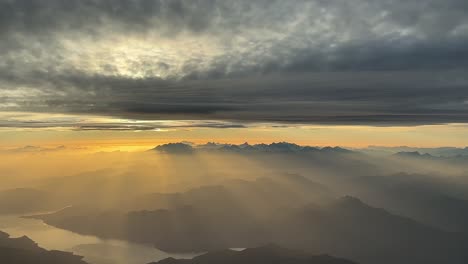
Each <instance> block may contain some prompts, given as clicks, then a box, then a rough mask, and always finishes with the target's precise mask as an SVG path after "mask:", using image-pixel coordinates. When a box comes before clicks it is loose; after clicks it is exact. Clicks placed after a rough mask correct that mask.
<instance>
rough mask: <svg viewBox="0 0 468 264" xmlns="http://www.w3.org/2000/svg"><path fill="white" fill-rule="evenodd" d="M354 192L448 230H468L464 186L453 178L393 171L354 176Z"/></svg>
mask: <svg viewBox="0 0 468 264" xmlns="http://www.w3.org/2000/svg"><path fill="white" fill-rule="evenodd" d="M353 184H354V186H353V188H352V189H355V190H356V191H355V194H356V195H359V196H360V197H362V198H364V199H365V200H366V201H369V202H370V203H372V204H373V205H376V206H380V207H384V208H386V209H388V210H390V211H392V212H395V213H398V214H401V215H405V216H408V217H410V218H413V219H415V220H417V221H419V222H422V223H425V224H429V225H432V226H435V227H438V228H441V229H444V230H447V231H459V232H467V233H468V200H466V199H464V198H460V197H458V196H459V195H463V196H462V197H465V194H464V192H466V186H463V184H461V183H459V182H457V179H456V178H451V179H448V178H437V177H431V176H428V175H417V174H396V175H390V176H369V177H359V178H356V179H353Z"/></svg>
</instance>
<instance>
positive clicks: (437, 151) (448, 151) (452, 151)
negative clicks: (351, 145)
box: [359, 146, 468, 158]
mask: <svg viewBox="0 0 468 264" xmlns="http://www.w3.org/2000/svg"><path fill="white" fill-rule="evenodd" d="M359 151H362V152H366V153H380V154H395V153H398V152H419V153H421V154H429V155H432V156H436V157H446V158H450V157H456V156H468V147H465V148H456V147H438V148H418V147H407V146H400V147H382V146H369V147H367V148H364V149H359Z"/></svg>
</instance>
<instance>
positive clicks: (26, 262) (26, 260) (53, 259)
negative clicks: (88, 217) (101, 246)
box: [0, 231, 86, 264]
mask: <svg viewBox="0 0 468 264" xmlns="http://www.w3.org/2000/svg"><path fill="white" fill-rule="evenodd" d="M0 263H5V264H86V262H84V261H83V260H82V257H81V256H77V255H73V254H72V253H69V252H62V251H56V250H51V251H48V250H45V249H43V248H40V247H39V246H38V245H37V244H36V243H35V242H34V241H32V240H31V239H29V238H28V237H25V236H23V237H19V238H10V237H9V235H8V234H7V233H3V232H1V231H0Z"/></svg>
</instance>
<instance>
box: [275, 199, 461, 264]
mask: <svg viewBox="0 0 468 264" xmlns="http://www.w3.org/2000/svg"><path fill="white" fill-rule="evenodd" d="M276 227H277V228H276V230H278V231H279V232H278V234H277V236H276V237H277V238H276V239H275V241H281V243H282V245H285V246H287V247H291V248H301V249H304V250H313V251H314V252H326V253H329V254H332V255H337V256H343V257H345V258H349V259H352V260H357V261H359V262H361V263H369V264H370V263H380V264H391V263H401V264H403V263H404V264H418V263H421V264H423V263H424V264H428V263H434V264H436V263H459V264H462V263H466V260H467V259H468V243H467V242H468V241H467V239H466V237H464V236H462V235H461V234H455V233H449V232H444V231H441V230H439V229H436V228H432V227H429V226H426V225H423V224H420V223H418V222H416V221H414V220H411V219H409V218H405V217H401V216H398V215H394V214H390V213H388V212H387V211H385V210H384V209H378V208H373V207H370V206H368V205H366V204H364V203H363V202H362V201H360V200H359V199H356V198H353V197H344V198H342V199H339V200H338V201H337V202H335V203H332V204H331V205H329V206H325V207H318V206H311V207H307V208H304V209H301V210H298V211H297V212H296V213H293V214H289V215H288V216H286V218H284V219H281V220H280V223H278V224H277V225H276Z"/></svg>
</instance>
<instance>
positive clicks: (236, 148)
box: [153, 142, 353, 154]
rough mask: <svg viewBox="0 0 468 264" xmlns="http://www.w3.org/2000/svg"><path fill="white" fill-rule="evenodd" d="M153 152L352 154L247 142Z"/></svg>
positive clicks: (163, 147) (335, 149)
mask: <svg viewBox="0 0 468 264" xmlns="http://www.w3.org/2000/svg"><path fill="white" fill-rule="evenodd" d="M153 150H155V151H158V152H164V153H173V154H181V153H192V152H193V151H194V150H205V151H208V150H209V151H224V152H241V153H311V152H317V153H320V152H323V153H330V152H333V153H352V152H353V151H351V150H348V149H344V148H340V147H324V148H318V147H310V146H300V145H297V144H294V143H288V142H278V143H271V144H255V145H250V144H248V143H247V142H245V143H243V144H240V145H235V144H217V143H213V142H208V143H207V144H204V145H198V146H195V147H192V146H191V145H189V144H184V143H169V144H164V145H160V146H157V147H155V148H154V149H153Z"/></svg>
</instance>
